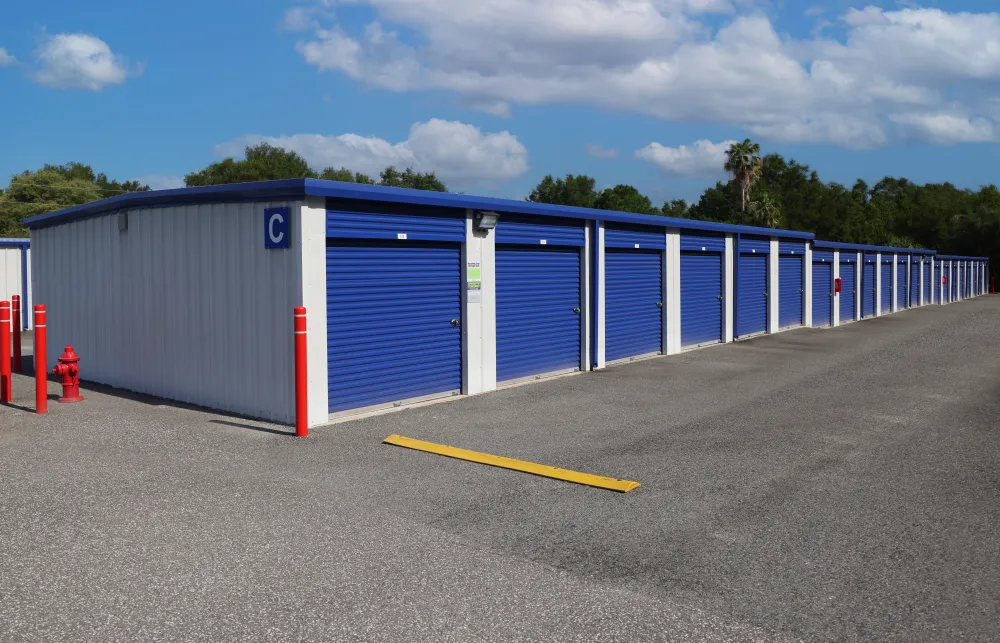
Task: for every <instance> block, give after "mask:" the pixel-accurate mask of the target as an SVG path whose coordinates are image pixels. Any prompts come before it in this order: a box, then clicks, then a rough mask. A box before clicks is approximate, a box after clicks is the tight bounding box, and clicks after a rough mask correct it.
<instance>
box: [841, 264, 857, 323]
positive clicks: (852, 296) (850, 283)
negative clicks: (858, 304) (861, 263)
mask: <svg viewBox="0 0 1000 643" xmlns="http://www.w3.org/2000/svg"><path fill="white" fill-rule="evenodd" d="M857 272H858V266H857V264H853V263H842V264H840V321H841V323H843V322H848V321H854V319H855V314H856V309H855V304H854V302H855V301H857V296H858V279H857Z"/></svg>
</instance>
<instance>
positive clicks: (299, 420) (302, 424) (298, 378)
mask: <svg viewBox="0 0 1000 643" xmlns="http://www.w3.org/2000/svg"><path fill="white" fill-rule="evenodd" d="M294 319H295V325H294V328H295V435H297V436H298V437H300V438H304V437H306V436H308V435H309V388H308V384H309V380H308V379H307V378H306V309H305V307H304V306H297V307H296V308H295V311H294Z"/></svg>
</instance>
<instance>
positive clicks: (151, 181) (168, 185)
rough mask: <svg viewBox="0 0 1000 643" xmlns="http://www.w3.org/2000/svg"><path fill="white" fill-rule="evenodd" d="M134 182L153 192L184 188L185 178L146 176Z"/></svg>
mask: <svg viewBox="0 0 1000 643" xmlns="http://www.w3.org/2000/svg"><path fill="white" fill-rule="evenodd" d="M133 180H134V181H138V182H139V183H141V184H143V185H148V186H149V187H150V188H151V189H153V190H174V189H176V188H182V187H184V177H181V176H163V175H160V174H146V175H145V176H140V177H138V178H136V179H133Z"/></svg>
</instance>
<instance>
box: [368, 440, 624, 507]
mask: <svg viewBox="0 0 1000 643" xmlns="http://www.w3.org/2000/svg"><path fill="white" fill-rule="evenodd" d="M382 442H383V443H384V444H393V445H395V446H397V447H406V448H407V449H416V450H417V451H426V452H427V453H436V454H438V455H443V456H447V457H449V458H458V459H459V460H468V461H469V462H478V463H479V464H488V465H490V466H491V467H501V468H503V469H513V470H514V471H523V472H524V473H531V474H534V475H536V476H545V477H546V478H555V479H556V480H565V481H566V482H575V483H576V484H584V485H587V486H590V487H600V488H601V489H610V490H612V491H620V492H622V493H627V492H629V491H632V490H633V489H635V488H636V487H638V486H639V483H638V482H633V481H632V480H618V479H617V478H606V477H604V476H595V475H593V474H590V473H580V472H579V471H570V470H569V469H559V468H558V467H550V466H548V465H545V464H535V463H534V462H526V461H524V460H515V459H514V458H505V457H503V456H500V455H490V454H489V453H480V452H479V451H469V450H468V449H459V448H457V447H449V446H445V445H443V444H435V443H433V442H424V441H423V440H414V439H413V438H408V437H405V436H402V435H396V434H395V433H393V434H392V435H390V436H389V437H387V438H386V439H385V440H383V441H382Z"/></svg>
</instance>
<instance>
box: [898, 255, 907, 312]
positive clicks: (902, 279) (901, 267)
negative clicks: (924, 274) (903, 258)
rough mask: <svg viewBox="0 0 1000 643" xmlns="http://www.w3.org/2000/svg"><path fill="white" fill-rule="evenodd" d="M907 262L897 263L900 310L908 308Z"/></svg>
mask: <svg viewBox="0 0 1000 643" xmlns="http://www.w3.org/2000/svg"><path fill="white" fill-rule="evenodd" d="M906 297H907V289H906V264H905V263H898V264H896V307H897V308H899V309H900V310H902V309H904V308H906Z"/></svg>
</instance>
